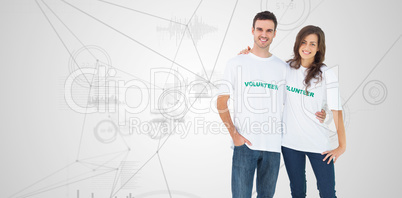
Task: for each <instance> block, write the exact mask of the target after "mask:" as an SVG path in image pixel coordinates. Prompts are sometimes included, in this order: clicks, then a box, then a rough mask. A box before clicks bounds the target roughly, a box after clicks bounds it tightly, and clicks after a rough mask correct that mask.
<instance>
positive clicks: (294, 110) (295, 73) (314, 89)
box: [242, 25, 346, 198]
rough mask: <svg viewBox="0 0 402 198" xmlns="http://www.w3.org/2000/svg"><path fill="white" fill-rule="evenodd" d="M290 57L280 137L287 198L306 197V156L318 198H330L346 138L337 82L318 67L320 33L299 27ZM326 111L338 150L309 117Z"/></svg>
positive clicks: (320, 62) (322, 48)
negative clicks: (290, 197) (335, 135)
mask: <svg viewBox="0 0 402 198" xmlns="http://www.w3.org/2000/svg"><path fill="white" fill-rule="evenodd" d="M246 52H248V51H247V50H245V51H242V53H246ZM293 52H294V55H293V58H292V59H290V60H288V61H287V63H288V65H289V67H288V70H287V76H286V81H287V82H286V99H285V108H284V114H283V116H284V117H283V122H284V131H283V136H282V155H283V159H284V162H285V166H286V170H287V172H288V176H289V180H290V188H291V193H292V197H293V198H299V197H303V198H304V197H306V176H305V166H306V156H307V157H308V158H309V161H310V163H311V166H312V169H313V171H314V174H315V177H316V179H317V187H318V190H319V193H320V197H321V198H334V197H336V195H335V171H334V163H335V162H336V160H337V159H338V158H339V157H340V156H341V155H342V154H343V153H344V152H345V149H346V135H345V127H344V124H343V118H342V106H341V104H340V97H339V91H338V90H339V89H338V87H339V84H338V80H337V78H336V76H335V74H334V73H333V72H332V71H331V70H329V68H328V67H327V66H326V65H325V64H324V63H323V61H324V59H325V35H324V32H323V31H322V30H321V28H319V27H317V26H312V25H309V26H306V27H304V28H303V29H301V30H300V32H299V33H298V34H297V37H296V41H295V45H294V48H293ZM326 106H327V107H328V108H329V109H330V110H331V111H332V113H333V118H334V122H335V126H336V130H337V136H338V145H337V146H332V145H331V141H330V132H329V129H328V127H327V126H326V125H325V124H323V123H320V122H319V121H318V120H317V119H315V115H314V112H316V111H317V110H318V111H319V110H320V109H322V108H324V107H326Z"/></svg>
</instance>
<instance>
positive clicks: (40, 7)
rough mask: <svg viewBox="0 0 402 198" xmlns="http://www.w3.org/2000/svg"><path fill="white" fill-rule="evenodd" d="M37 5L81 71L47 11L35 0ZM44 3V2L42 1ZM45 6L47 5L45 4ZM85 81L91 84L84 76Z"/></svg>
mask: <svg viewBox="0 0 402 198" xmlns="http://www.w3.org/2000/svg"><path fill="white" fill-rule="evenodd" d="M35 2H36V4H37V5H38V7H39V9H40V10H41V12H42V14H43V15H44V16H45V18H46V20H47V21H48V22H49V24H50V26H51V27H52V29H53V31H54V32H55V33H56V35H57V37H58V38H59V40H60V41H61V43H62V44H63V46H64V48H65V49H66V50H67V52H68V54H69V55H70V57H72V58H73V60H74V63H75V64H76V65H77V67H78V68H79V69H81V67H80V66H79V64H78V63H77V61H76V60H75V59H74V57H73V55H72V54H71V52H70V50H69V49H68V47H67V45H66V43H65V42H64V41H63V39H62V38H61V36H60V34H59V33H58V32H57V30H56V28H55V27H54V26H53V24H52V22H50V19H49V17H48V16H47V15H46V13H45V11H44V10H43V9H42V6H40V5H39V3H38V0H35ZM42 2H43V0H42ZM43 3H44V4H45V5H46V3H45V2H43ZM46 6H47V5H46ZM84 78H85V80H86V81H87V83H88V84H89V80H88V79H87V78H86V76H85V75H84Z"/></svg>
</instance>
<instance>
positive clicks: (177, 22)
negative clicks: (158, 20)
mask: <svg viewBox="0 0 402 198" xmlns="http://www.w3.org/2000/svg"><path fill="white" fill-rule="evenodd" d="M171 21H172V22H170V23H169V26H168V27H160V26H158V27H157V28H156V31H157V32H159V33H164V32H168V34H169V38H170V39H172V38H174V37H175V38H176V45H177V44H178V43H179V42H180V40H181V37H182V36H183V32H184V31H185V30H186V28H187V27H188V30H189V31H190V33H191V34H188V32H187V34H186V38H187V39H193V41H194V43H195V45H197V43H198V41H200V40H201V39H202V38H203V37H204V36H205V35H207V34H210V33H213V32H216V31H218V28H216V27H213V26H210V25H208V24H205V23H204V22H203V21H202V18H201V17H198V16H197V15H195V16H194V19H192V20H191V21H190V23H188V24H187V25H185V24H186V21H187V20H186V19H184V20H181V19H176V18H175V19H172V20H171Z"/></svg>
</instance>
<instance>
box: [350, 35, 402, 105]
mask: <svg viewBox="0 0 402 198" xmlns="http://www.w3.org/2000/svg"><path fill="white" fill-rule="evenodd" d="M401 37H402V34H400V35H399V37H398V38H397V39H396V40H395V41H394V43H392V45H391V47H389V48H388V50H387V51H386V52H385V54H384V55H383V56H382V57H381V59H380V60H379V61H378V62H377V63H376V64H375V66H374V67H373V68H372V69H371V71H370V72H369V73H368V74H367V76H366V77H365V78H364V79H363V81H362V82H361V83H360V84H359V86H357V88H356V89H355V90H354V91H353V93H352V94H351V95H350V96H349V98H348V99H347V100H346V101H345V102H344V104H343V105H346V104H347V103H348V102H349V100H350V99H351V98H352V97H353V95H354V94H355V93H356V91H357V90H358V89H359V88H360V87H361V86H362V84H363V83H364V82H365V81H366V80H367V78H368V77H369V76H370V75H371V73H373V71H374V70H375V69H376V68H377V67H378V65H380V63H381V61H382V60H383V59H384V57H385V56H387V54H388V53H389V52H390V51H391V49H392V48H393V47H394V46H395V44H396V43H397V42H398V41H399V39H400V38H401Z"/></svg>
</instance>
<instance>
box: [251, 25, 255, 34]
mask: <svg viewBox="0 0 402 198" xmlns="http://www.w3.org/2000/svg"><path fill="white" fill-rule="evenodd" d="M251 34H253V35H254V27H251Z"/></svg>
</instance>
